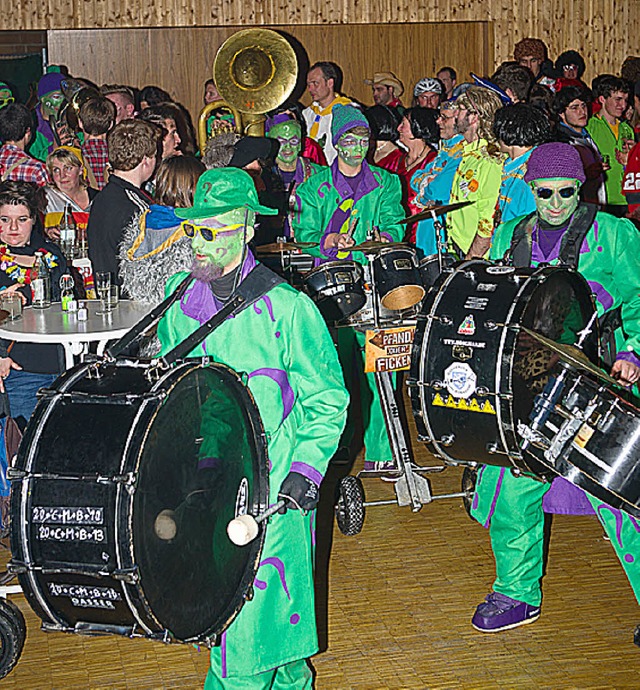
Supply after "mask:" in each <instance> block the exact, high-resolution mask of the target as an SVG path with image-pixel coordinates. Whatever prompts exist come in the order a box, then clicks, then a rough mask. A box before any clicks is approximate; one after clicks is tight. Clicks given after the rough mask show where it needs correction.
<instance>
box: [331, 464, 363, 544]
mask: <svg viewBox="0 0 640 690" xmlns="http://www.w3.org/2000/svg"><path fill="white" fill-rule="evenodd" d="M335 511H336V522H337V523H338V529H339V530H340V531H341V532H342V534H344V535H345V536H346V537H353V536H355V535H356V534H360V532H361V531H362V526H363V525H364V489H363V488H362V482H361V481H360V479H359V478H358V477H354V476H353V475H348V476H347V477H344V478H343V479H341V480H340V482H339V483H338V486H337V487H336V507H335Z"/></svg>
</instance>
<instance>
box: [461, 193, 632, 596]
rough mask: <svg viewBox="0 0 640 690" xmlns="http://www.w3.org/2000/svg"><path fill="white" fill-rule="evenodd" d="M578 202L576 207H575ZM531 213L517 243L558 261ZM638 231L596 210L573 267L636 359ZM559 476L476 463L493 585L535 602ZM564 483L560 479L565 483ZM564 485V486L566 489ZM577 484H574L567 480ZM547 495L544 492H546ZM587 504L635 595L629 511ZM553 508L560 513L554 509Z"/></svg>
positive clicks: (504, 229) (504, 230)
mask: <svg viewBox="0 0 640 690" xmlns="http://www.w3.org/2000/svg"><path fill="white" fill-rule="evenodd" d="M580 209H581V207H580V206H579V207H578V211H580ZM535 219H536V215H535V214H533V215H532V216H531V217H530V218H529V222H528V224H527V229H526V230H527V231H526V233H525V236H524V238H523V240H522V241H523V242H527V243H528V247H529V250H530V253H529V255H530V256H531V260H530V264H531V265H533V266H535V265H537V264H538V263H539V262H540V261H542V260H543V258H544V259H545V260H546V261H548V262H549V263H557V262H558V253H559V250H560V243H559V244H558V245H557V246H556V247H554V248H553V250H552V252H551V253H550V254H548V255H547V256H546V257H543V256H542V254H541V250H540V248H539V246H538V241H537V239H536V233H535V232H534V229H535ZM521 221H522V218H517V219H515V220H512V221H510V222H509V223H505V224H503V225H501V226H500V227H499V228H498V229H497V230H496V233H495V235H494V238H493V246H492V248H491V253H490V256H491V258H493V259H499V258H502V256H504V254H505V252H506V251H507V250H508V249H509V248H510V246H511V241H512V237H513V234H514V230H515V228H516V226H517V225H518V224H519V223H520V222H521ZM638 257H640V233H638V230H637V229H636V227H635V226H634V225H633V224H632V223H631V222H630V221H628V220H621V219H617V218H614V217H613V216H611V215H609V214H607V213H597V214H596V216H595V220H594V222H593V224H592V225H591V228H590V229H589V230H588V232H587V234H586V236H585V237H584V240H583V242H582V246H581V248H580V254H579V257H578V266H577V269H578V271H579V272H580V273H581V274H582V276H583V277H584V278H585V279H586V280H587V282H588V283H589V285H590V287H591V289H592V291H593V293H594V295H595V297H596V301H597V309H598V315H599V316H601V315H602V314H603V313H604V312H607V311H609V310H612V309H616V308H617V307H621V315H622V323H623V328H624V331H625V332H624V334H623V333H622V331H621V330H619V331H618V332H617V333H616V336H617V341H616V343H617V347H618V351H619V355H618V359H629V360H630V361H634V363H637V356H636V353H638V352H640V271H639V270H638ZM563 482H565V480H564V479H556V480H554V482H553V483H552V484H548V483H543V482H540V481H538V480H537V479H533V478H531V477H527V476H520V477H514V476H513V475H512V474H511V472H510V471H509V470H508V469H506V468H503V467H496V466H488V465H485V466H483V467H482V468H481V469H480V471H479V473H478V481H477V485H476V493H475V496H474V499H473V504H472V511H471V512H472V515H473V516H474V517H475V519H476V520H478V522H480V524H481V525H483V526H484V527H488V528H489V532H490V536H491V547H492V549H493V553H494V556H495V559H496V580H495V582H494V585H493V589H494V591H496V592H499V593H500V594H504V595H506V596H508V597H511V598H512V599H517V600H518V601H524V602H526V603H527V604H530V605H532V606H539V605H540V602H541V599H542V594H541V589H540V579H541V578H542V574H543V573H542V568H543V542H544V513H543V500H544V499H545V496H546V495H547V492H550V489H551V488H552V487H554V490H556V488H558V487H557V485H558V483H560V487H559V490H560V491H562V486H561V484H562V483H563ZM565 483H566V482H565ZM566 488H568V487H565V489H566ZM570 488H571V489H573V490H574V491H577V489H575V487H570ZM549 495H551V492H550V493H549ZM582 495H583V496H585V495H586V498H587V499H588V500H589V502H590V504H591V506H592V507H593V510H594V511H595V513H596V515H597V516H598V518H599V520H600V522H601V523H602V525H603V527H604V529H605V531H606V532H607V534H608V535H609V538H610V539H611V544H612V546H613V547H614V549H615V551H616V554H617V555H618V558H619V559H620V562H621V563H622V566H623V568H624V570H625V572H626V574H627V577H628V578H629V582H630V583H631V586H632V588H633V591H634V594H635V595H636V598H637V599H638V600H639V601H640V524H639V522H638V521H637V520H636V519H635V518H633V517H632V516H631V515H629V514H628V513H625V512H622V511H620V510H618V509H615V508H612V507H611V506H609V505H607V504H605V503H603V502H602V501H600V500H598V499H596V498H593V497H592V496H590V495H588V494H582ZM553 512H560V511H558V510H555V511H553Z"/></svg>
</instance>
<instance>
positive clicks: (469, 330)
mask: <svg viewBox="0 0 640 690" xmlns="http://www.w3.org/2000/svg"><path fill="white" fill-rule="evenodd" d="M475 332H476V320H475V319H474V318H473V314H469V315H467V316H465V317H464V321H463V322H462V323H461V324H460V325H459V326H458V335H475Z"/></svg>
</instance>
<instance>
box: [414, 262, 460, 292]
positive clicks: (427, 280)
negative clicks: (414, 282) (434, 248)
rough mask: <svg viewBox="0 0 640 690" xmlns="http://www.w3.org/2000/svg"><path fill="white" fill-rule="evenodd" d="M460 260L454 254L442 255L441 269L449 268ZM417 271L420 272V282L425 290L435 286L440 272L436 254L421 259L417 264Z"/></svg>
mask: <svg viewBox="0 0 640 690" xmlns="http://www.w3.org/2000/svg"><path fill="white" fill-rule="evenodd" d="M459 260H460V259H458V257H457V256H455V255H454V254H443V255H442V269H443V270H445V269H448V268H451V267H452V266H453V265H454V264H455V263H457V262H458V261H459ZM418 271H419V272H420V280H421V281H422V285H423V287H424V289H425V290H428V289H429V288H430V287H432V286H433V285H435V284H436V282H437V280H438V278H439V277H440V274H441V273H442V271H441V270H440V262H439V261H438V255H437V254H430V255H429V256H425V257H424V259H421V261H420V263H419V264H418Z"/></svg>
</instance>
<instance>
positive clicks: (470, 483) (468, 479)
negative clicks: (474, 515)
mask: <svg viewBox="0 0 640 690" xmlns="http://www.w3.org/2000/svg"><path fill="white" fill-rule="evenodd" d="M477 480H478V468H477V467H476V466H474V467H465V468H464V471H463V473H462V486H461V487H460V490H461V491H462V493H463V494H464V496H463V497H462V503H463V505H464V509H465V510H466V511H467V515H468V516H469V517H471V502H472V501H473V494H474V493H475V490H476V481H477Z"/></svg>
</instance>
